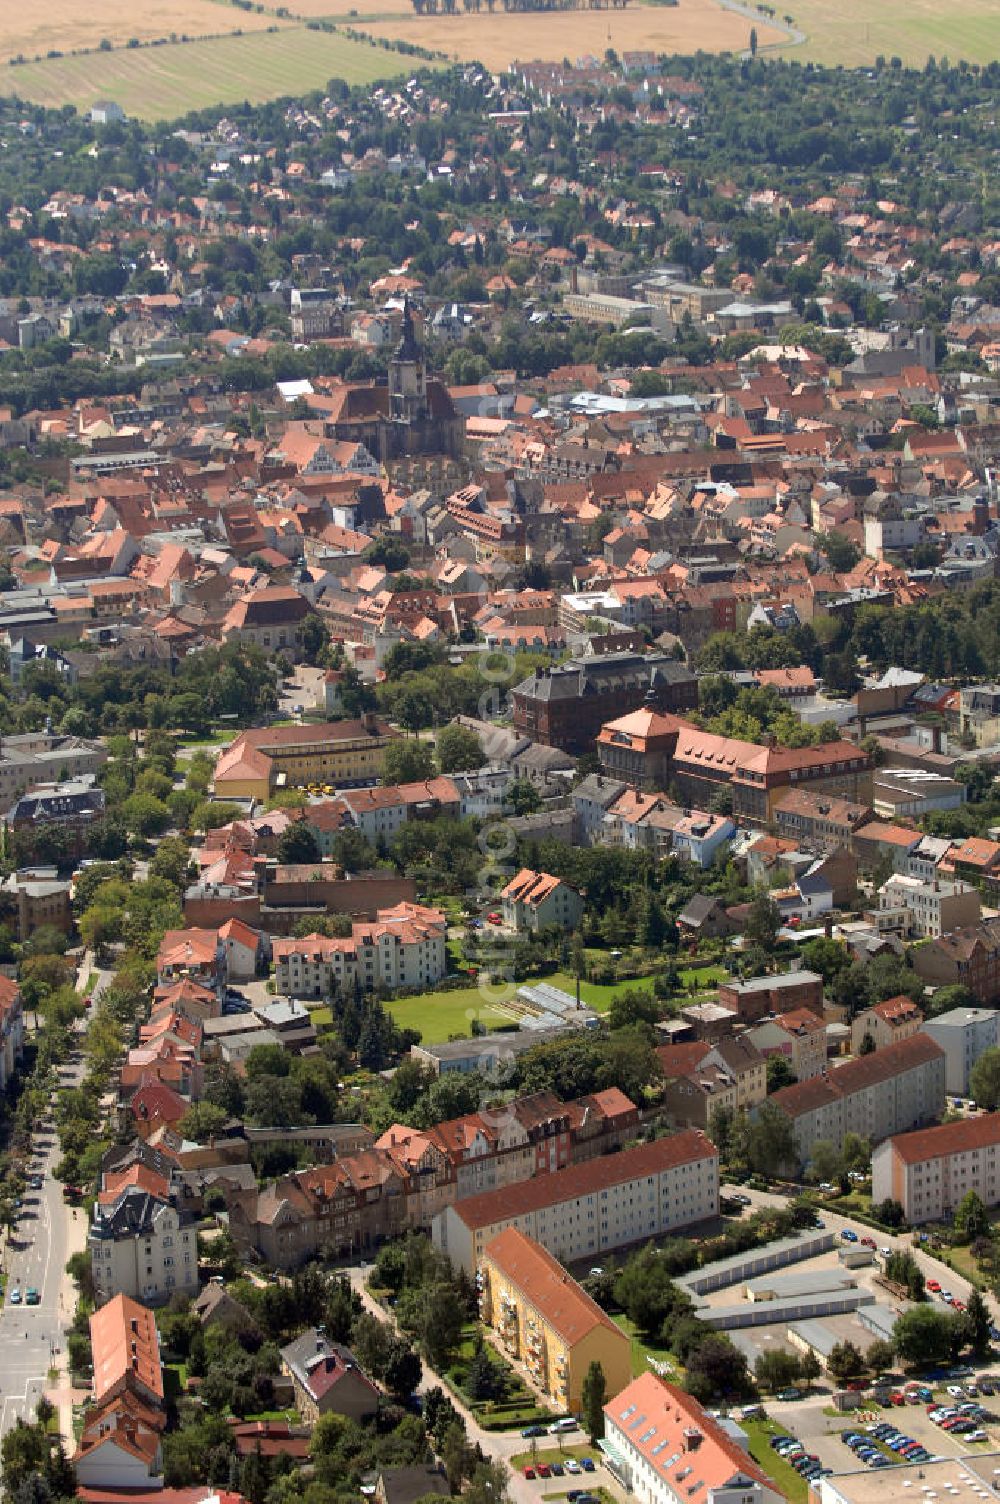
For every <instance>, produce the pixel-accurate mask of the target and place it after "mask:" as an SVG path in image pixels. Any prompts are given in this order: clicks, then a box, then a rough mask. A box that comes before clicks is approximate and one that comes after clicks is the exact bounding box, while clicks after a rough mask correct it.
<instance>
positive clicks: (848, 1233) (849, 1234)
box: [840, 1227, 858, 1243]
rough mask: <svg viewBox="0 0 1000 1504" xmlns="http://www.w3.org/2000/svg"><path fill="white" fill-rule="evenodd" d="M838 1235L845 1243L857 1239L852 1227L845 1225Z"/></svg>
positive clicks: (853, 1241) (854, 1241)
mask: <svg viewBox="0 0 1000 1504" xmlns="http://www.w3.org/2000/svg"><path fill="white" fill-rule="evenodd" d="M840 1236H841V1237H842V1238H843V1240H844V1242H845V1243H856V1242H857V1241H858V1235H857V1233H856V1232H855V1231H854V1229H853V1228H852V1227H845V1228H844V1230H843V1232H842V1233H841V1234H840Z"/></svg>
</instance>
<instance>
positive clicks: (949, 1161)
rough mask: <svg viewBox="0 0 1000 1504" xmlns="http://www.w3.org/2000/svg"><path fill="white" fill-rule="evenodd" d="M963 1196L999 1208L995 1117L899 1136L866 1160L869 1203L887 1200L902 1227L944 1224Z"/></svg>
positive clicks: (999, 1118) (999, 1127) (999, 1123)
mask: <svg viewBox="0 0 1000 1504" xmlns="http://www.w3.org/2000/svg"><path fill="white" fill-rule="evenodd" d="M969 1191H975V1193H976V1195H977V1196H978V1197H979V1198H980V1199H981V1200H982V1201H983V1202H984V1203H985V1205H986V1206H996V1205H998V1204H1000V1113H984V1114H983V1115H982V1116H979V1117H973V1118H963V1119H962V1120H961V1121H960V1122H956V1123H943V1124H942V1125H941V1126H940V1127H938V1128H925V1129H923V1130H921V1131H920V1132H918V1133H903V1134H899V1135H897V1137H895V1138H891V1139H889V1140H888V1141H887V1142H886V1143H884V1144H880V1145H879V1147H878V1148H877V1149H876V1150H875V1152H874V1154H873V1155H872V1200H873V1201H874V1202H878V1201H884V1200H885V1199H886V1197H888V1196H891V1197H892V1198H893V1200H895V1201H898V1202H899V1204H900V1206H902V1208H903V1211H904V1213H905V1215H906V1220H907V1221H908V1222H912V1223H920V1222H938V1221H941V1220H942V1219H944V1218H949V1219H950V1218H951V1217H952V1216H953V1215H954V1213H955V1211H956V1210H957V1209H958V1207H959V1206H960V1205H961V1202H962V1199H963V1197H964V1196H966V1195H967V1194H968V1193H969Z"/></svg>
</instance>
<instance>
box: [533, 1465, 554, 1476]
mask: <svg viewBox="0 0 1000 1504" xmlns="http://www.w3.org/2000/svg"><path fill="white" fill-rule="evenodd" d="M535 1471H536V1472H537V1474H538V1476H539V1478H548V1477H549V1476H550V1473H551V1469H550V1467H549V1465H548V1463H547V1462H540V1463H539V1464H538V1466H537V1467H536V1469H535Z"/></svg>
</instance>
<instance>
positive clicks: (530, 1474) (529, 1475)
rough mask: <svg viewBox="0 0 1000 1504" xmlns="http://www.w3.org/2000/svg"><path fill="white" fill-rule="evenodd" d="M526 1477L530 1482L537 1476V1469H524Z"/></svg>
mask: <svg viewBox="0 0 1000 1504" xmlns="http://www.w3.org/2000/svg"><path fill="white" fill-rule="evenodd" d="M524 1476H525V1477H526V1478H527V1479H528V1480H529V1481H530V1480H531V1479H532V1478H533V1477H534V1476H535V1469H534V1468H533V1467H526V1468H525V1469H524Z"/></svg>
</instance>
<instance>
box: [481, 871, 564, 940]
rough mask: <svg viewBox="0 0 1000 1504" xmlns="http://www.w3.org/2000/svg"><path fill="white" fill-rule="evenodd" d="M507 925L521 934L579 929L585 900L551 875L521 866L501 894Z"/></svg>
mask: <svg viewBox="0 0 1000 1504" xmlns="http://www.w3.org/2000/svg"><path fill="white" fill-rule="evenodd" d="M500 901H501V904H502V906H503V920H504V924H506V925H509V926H510V928H511V929H514V930H516V931H517V932H518V934H521V933H523V932H524V931H526V930H531V931H534V932H537V931H539V930H544V929H548V928H549V927H555V928H558V929H561V930H576V929H579V927H580V922H581V920H582V919H583V899H582V897H581V896H580V894H579V893H578V892H577V890H576V889H575V888H571V887H570V885H569V883H564V882H563V881H562V879H561V878H558V877H552V876H551V874H550V873H548V872H532V871H531V869H530V868H529V867H522V869H521V871H520V872H519V873H518V874H517V876H516V877H514V878H512V879H511V881H510V882H509V883H508V884H507V886H506V887H505V888H504V889H503V891H502V893H501V894H500Z"/></svg>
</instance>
